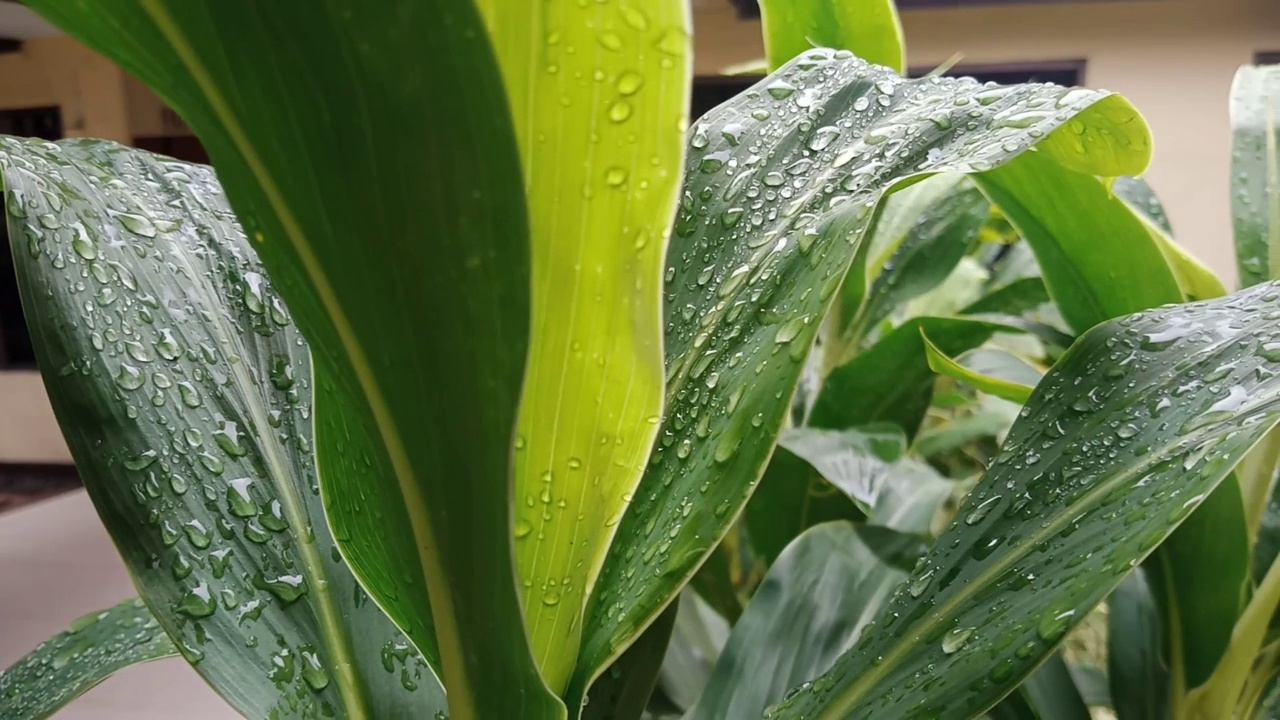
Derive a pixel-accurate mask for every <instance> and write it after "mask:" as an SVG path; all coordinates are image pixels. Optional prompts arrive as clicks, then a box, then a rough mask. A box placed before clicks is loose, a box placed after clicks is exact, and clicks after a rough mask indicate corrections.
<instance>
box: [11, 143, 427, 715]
mask: <svg viewBox="0 0 1280 720" xmlns="http://www.w3.org/2000/svg"><path fill="white" fill-rule="evenodd" d="M0 168H2V169H3V176H4V184H5V189H6V190H7V193H8V202H7V208H8V214H9V236H10V240H11V242H12V245H13V249H14V259H15V262H16V269H17V274H18V279H19V287H20V289H21V291H22V296H23V304H24V307H25V309H26V314H27V322H28V325H29V327H30V328H31V334H32V341H33V344H34V346H35V349H36V354H37V357H38V359H39V361H40V366H41V368H42V369H43V372H44V376H45V386H46V388H47V389H48V391H49V397H50V400H51V402H52V404H53V408H54V412H55V414H56V415H57V417H58V422H59V425H60V426H61V427H62V431H63V435H64V436H65V437H66V439H67V443H68V445H69V446H70V448H71V453H72V456H73V457H74V458H75V461H76V466H77V468H78V470H79V472H80V474H81V476H82V477H83V478H84V481H85V486H86V488H87V489H88V491H89V496H90V498H92V500H93V502H94V505H95V507H96V508H97V511H98V514H99V515H100V516H101V517H102V520H103V522H104V524H105V525H106V526H107V530H108V532H110V534H111V536H112V538H113V540H114V541H115V543H116V546H117V547H118V548H119V549H120V551H121V554H122V556H123V558H124V561H125V564H126V565H127V566H128V567H129V570H130V572H131V573H132V574H133V577H134V582H135V585H136V586H137V587H138V590H139V592H140V593H141V595H142V599H143V601H144V602H146V604H147V605H148V607H150V608H151V610H152V612H153V613H154V614H155V616H156V619H157V620H159V622H160V624H161V625H162V626H163V627H164V629H165V631H166V632H167V633H168V634H169V635H170V636H171V637H172V638H174V640H175V643H176V644H177V646H178V648H179V650H181V651H182V652H183V654H184V655H185V656H186V658H187V660H188V661H190V662H191V663H192V664H193V665H195V668H196V670H197V671H198V672H199V673H200V674H201V675H202V676H203V677H204V678H205V679H206V680H207V681H208V682H209V683H210V684H211V685H212V686H213V687H214V689H215V690H217V691H218V692H219V693H220V694H222V695H223V697H225V698H226V699H227V700H228V702H230V703H231V704H232V705H233V706H234V707H235V708H236V709H237V710H239V711H240V712H242V713H244V714H245V715H248V716H250V717H266V716H267V715H270V714H272V713H276V712H282V713H286V714H290V713H294V712H304V713H313V712H314V713H322V712H323V713H329V714H331V715H335V716H337V717H354V718H365V717H369V716H371V715H373V716H380V715H397V714H403V713H410V714H414V713H417V714H422V713H428V714H429V713H431V712H434V711H436V710H438V709H440V708H441V707H442V700H443V699H442V697H441V696H440V693H439V687H438V685H437V684H436V681H435V678H434V676H433V674H432V672H431V670H430V669H428V668H427V666H426V664H425V663H424V662H423V661H422V660H421V658H420V657H419V656H418V655H417V653H415V652H414V651H413V650H412V648H411V646H410V645H408V644H407V643H405V641H404V639H403V637H402V636H401V635H400V634H399V632H397V631H396V629H395V626H394V625H393V624H392V623H391V621H390V620H388V619H387V617H386V616H385V615H383V613H382V612H381V611H380V610H379V609H378V608H377V606H376V605H374V604H373V603H371V602H369V599H368V598H367V597H366V596H365V595H364V592H363V591H362V590H361V589H360V586H359V585H358V584H357V582H356V579H355V578H354V577H353V576H352V575H351V572H350V571H349V570H348V569H347V567H346V566H345V564H344V563H343V561H342V559H341V558H340V557H339V555H338V549H337V548H336V547H335V544H334V540H333V538H332V536H330V535H329V532H328V529H327V528H328V526H327V525H326V524H325V522H324V513H323V509H322V507H321V501H320V496H319V489H318V487H317V485H316V474H315V469H314V467H313V460H312V452H313V449H314V448H313V444H312V437H311V422H310V418H311V412H312V410H311V407H310V399H311V392H312V378H311V367H310V362H309V359H308V355H307V346H306V344H305V343H303V341H302V338H301V336H300V335H299V334H298V331H297V329H296V328H295V327H294V325H293V323H292V320H291V315H290V311H289V310H287V309H286V308H285V306H284V304H282V303H281V301H280V298H279V296H278V295H277V294H276V290H275V288H274V286H273V285H272V283H271V282H269V281H268V280H267V279H266V278H265V277H264V276H263V274H262V267H261V266H260V265H259V264H258V262H257V260H256V258H255V256H254V249H253V248H252V247H251V246H250V245H249V242H248V240H247V239H246V238H245V236H244V234H243V232H242V231H241V229H240V226H239V225H238V224H237V223H236V221H235V216H234V215H232V213H231V209H230V208H229V207H228V206H227V202H226V199H225V198H224V196H223V195H222V191H221V189H220V188H219V187H218V184H217V181H216V179H215V177H214V174H213V172H212V170H211V169H210V168H208V167H204V166H199V165H190V164H187V163H180V162H177V161H172V160H168V159H166V158H163V157H160V156H158V155H152V154H150V153H146V152H143V151H140V150H134V149H131V148H126V147H124V146H121V145H117V144H115V143H111V142H106V141H64V142H63V143H60V144H57V145H54V144H51V143H45V142H43V141H38V140H28V141H24V140H18V139H16V138H3V139H0ZM268 639H270V641H269V642H268V641H267V640H268ZM386 653H392V655H394V658H395V663H394V665H395V673H394V674H389V673H387V672H384V671H382V670H380V669H379V670H376V671H369V672H361V671H360V669H361V668H380V667H381V666H382V663H383V657H384V656H385V654H386ZM401 673H403V675H404V678H405V679H406V681H405V682H404V683H403V687H402V683H401V680H400V678H399V675H400V674H401ZM419 685H420V686H422V687H421V689H418V690H417V692H410V690H412V689H414V688H417V687H418V686H419ZM410 686H412V687H410Z"/></svg>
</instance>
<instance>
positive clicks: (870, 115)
mask: <svg viewBox="0 0 1280 720" xmlns="http://www.w3.org/2000/svg"><path fill="white" fill-rule="evenodd" d="M1070 119H1074V120H1075V126H1074V127H1077V128H1079V130H1080V132H1079V133H1077V132H1076V131H1075V130H1073V129H1068V130H1067V132H1071V133H1072V138H1075V139H1078V140H1080V141H1081V142H1083V143H1084V147H1085V148H1086V152H1085V153H1083V154H1077V153H1076V151H1075V150H1074V149H1073V148H1072V147H1071V146H1069V145H1063V144H1061V143H1058V142H1056V141H1054V137H1055V136H1056V133H1055V130H1056V129H1057V128H1060V127H1063V126H1065V124H1066V123H1067V121H1068V120H1070ZM1104 130H1105V132H1104ZM1037 138H1043V140H1042V142H1044V143H1046V150H1045V152H1047V153H1051V154H1057V153H1060V152H1070V153H1071V155H1072V158H1071V159H1072V161H1073V162H1077V163H1079V162H1083V163H1086V164H1087V163H1088V162H1094V161H1096V162H1097V163H1099V166H1100V167H1105V168H1113V167H1114V166H1115V165H1116V163H1120V164H1121V165H1123V166H1124V167H1125V168H1126V169H1125V170H1124V171H1125V172H1129V173H1134V172H1138V171H1140V169H1141V167H1142V166H1143V165H1145V164H1146V162H1147V157H1148V152H1149V147H1148V142H1149V138H1148V137H1147V134H1146V129H1145V126H1144V125H1143V123H1142V122H1141V119H1140V118H1139V117H1138V115H1137V113H1136V111H1134V110H1133V109H1132V107H1131V106H1129V104H1128V103H1127V102H1125V101H1124V100H1123V99H1122V98H1119V97H1118V96H1114V95H1107V94H1105V93H1094V92H1088V91H1067V90H1064V89H1063V88H1060V87H1054V86H1048V85H1028V86H1020V87H1014V88H999V87H983V86H981V85H978V84H977V83H976V82H974V81H971V80H954V79H949V78H930V79H927V80H916V81H905V80H903V79H901V78H899V77H897V76H895V75H893V74H892V73H890V72H889V71H887V70H885V69H883V68H878V67H874V66H871V65H868V64H867V63H865V62H862V61H859V60H857V59H855V58H853V57H851V56H850V55H849V54H848V53H840V52H834V51H830V50H815V51H811V52H809V53H807V54H806V55H804V56H802V57H800V58H798V59H797V60H795V61H794V62H792V63H790V64H788V65H787V66H786V67H784V68H783V69H782V70H780V71H779V72H778V73H775V74H774V75H772V76H770V77H768V78H765V79H763V80H762V81H761V82H760V83H759V84H758V85H757V86H755V87H754V88H753V89H751V90H748V91H747V92H745V93H743V94H742V95H740V96H739V97H738V98H736V99H734V100H732V101H730V102H728V103H726V104H724V105H722V106H720V107H719V108H717V109H716V110H715V111H713V112H712V113H710V114H709V115H708V116H706V117H705V118H704V119H703V121H702V122H700V123H698V125H697V126H695V127H694V128H693V130H692V133H691V137H690V140H689V142H690V147H691V153H690V157H689V159H688V161H687V163H686V167H687V170H688V173H687V177H686V181H685V191H684V194H683V196H682V202H681V209H680V213H679V216H678V218H677V221H676V227H675V233H674V237H673V238H672V247H671V248H670V251H669V252H668V259H667V271H666V276H665V282H666V285H665V290H666V303H665V308H666V328H667V332H666V366H667V404H666V411H665V415H664V419H663V421H662V428H661V431H660V433H659V439H658V444H657V447H658V450H657V451H656V452H655V454H654V457H653V458H652V459H651V461H650V465H649V467H648V469H647V470H646V472H645V476H644V478H643V479H642V481H641V484H640V486H639V488H638V490H637V492H636V495H635V498H634V500H633V501H632V503H631V505H630V506H629V507H628V509H627V512H626V513H625V514H624V516H623V518H622V524H621V526H620V527H619V530H618V534H617V536H616V540H615V542H614V544H613V545H612V546H611V547H610V550H609V555H608V557H607V558H606V561H605V565H604V568H603V570H602V573H601V576H600V580H599V582H598V583H597V585H596V587H595V589H594V591H593V593H592V596H591V599H590V604H589V606H588V613H587V621H586V625H585V627H584V633H583V649H582V657H581V659H580V661H579V672H578V675H577V676H576V677H575V680H574V682H575V684H576V685H578V686H579V687H582V686H585V685H586V684H588V683H589V681H590V678H591V676H592V675H594V674H595V673H597V672H599V670H600V668H602V667H604V666H606V665H607V664H608V662H610V661H611V660H612V658H613V657H615V656H616V655H617V654H619V653H620V652H622V650H624V649H625V648H626V647H627V645H628V644H629V643H630V642H631V640H632V639H633V638H634V637H636V635H637V634H638V633H639V632H640V631H641V630H642V629H643V628H644V627H645V626H646V625H648V624H649V622H651V621H652V620H653V618H655V617H656V615H657V613H658V612H659V611H660V610H661V609H662V608H663V607H664V606H665V605H666V604H667V603H668V602H670V601H671V600H672V599H673V597H674V593H675V591H676V589H677V588H678V587H680V585H682V584H683V583H684V581H685V580H686V579H687V578H688V577H690V576H691V575H692V574H693V573H694V571H695V570H696V569H697V567H698V565H699V563H701V562H702V560H703V559H704V558H705V557H706V556H707V554H708V553H709V552H711V550H712V549H713V548H715V547H716V545H717V543H718V542H719V539H720V538H721V537H722V536H723V535H724V533H725V532H726V530H727V528H728V527H729V526H730V524H731V523H732V522H733V521H734V519H735V518H736V517H737V515H738V512H739V510H740V509H741V507H742V505H743V504H744V503H745V501H746V500H747V498H748V497H749V495H750V492H751V487H752V485H753V484H754V482H755V480H756V479H757V478H758V477H759V476H760V473H761V471H762V470H763V468H764V465H765V463H766V462H767V460H768V458H769V455H770V452H771V449H772V447H773V440H774V437H775V436H776V434H777V431H778V428H779V427H780V425H781V423H782V420H783V417H784V416H785V414H786V412H787V410H788V408H789V406H790V400H791V397H790V396H791V388H793V387H794V386H795V384H796V380H797V378H798V377H799V375H800V372H801V370H802V368H803V366H804V361H805V358H806V356H807V354H808V352H809V346H810V344H811V342H812V340H813V337H814V335H815V333H816V332H817V329H818V327H819V325H820V324H821V321H822V317H823V315H824V314H825V312H826V309H827V307H828V306H829V305H830V303H831V301H832V299H833V298H834V296H835V294H836V290H837V289H838V288H839V286H840V284H841V282H842V281H843V279H844V273H845V270H846V269H847V268H848V266H849V264H850V262H851V260H852V258H853V254H854V253H855V252H856V250H857V245H858V242H859V239H860V237H861V235H862V233H863V231H864V230H865V227H866V224H867V222H868V221H869V220H870V219H871V217H872V215H873V213H874V210H875V207H876V205H877V203H878V202H879V200H880V198H881V197H883V195H884V194H885V193H886V192H887V191H888V190H890V189H891V188H894V187H896V186H898V185H899V184H902V183H908V182H910V181H912V180H914V179H919V178H921V177H924V176H926V175H929V174H933V173H937V172H968V171H972V170H975V169H984V170H985V169H989V168H991V167H994V166H996V165H998V164H999V163H1001V162H1004V161H1006V160H1008V159H1009V158H1011V157H1013V156H1015V155H1017V154H1018V153H1019V152H1021V151H1022V150H1024V149H1025V148H1026V147H1028V146H1030V145H1031V144H1033V143H1034V142H1035V141H1036V140H1037ZM915 337H916V342H917V343H918V342H919V336H918V334H917V335H916V336H915ZM930 337H933V335H932V334H931V335H930ZM921 357H922V358H923V351H921ZM926 372H927V368H926ZM851 402H855V403H856V398H851ZM845 427H847V425H845Z"/></svg>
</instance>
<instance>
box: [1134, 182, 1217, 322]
mask: <svg viewBox="0 0 1280 720" xmlns="http://www.w3.org/2000/svg"><path fill="white" fill-rule="evenodd" d="M1111 191H1112V192H1114V193H1115V194H1116V196H1118V197H1119V198H1120V199H1121V200H1124V202H1125V203H1126V204H1128V205H1129V207H1130V208H1132V209H1133V210H1134V212H1136V213H1137V214H1138V216H1139V217H1141V218H1143V219H1145V220H1146V221H1147V222H1148V225H1149V226H1150V227H1148V231H1149V232H1150V233H1151V236H1152V237H1153V238H1154V239H1155V241H1156V245H1157V246H1158V247H1159V248H1160V252H1161V253H1162V254H1163V255H1164V259H1165V262H1167V263H1168V264H1169V269H1170V270H1172V271H1173V274H1174V276H1175V278H1176V279H1177V281H1178V287H1180V288H1181V289H1182V294H1183V295H1184V296H1186V298H1187V299H1188V300H1208V299H1210V298H1216V297H1222V296H1223V295H1226V294H1227V289H1226V287H1224V286H1223V284H1222V280H1220V279H1219V278H1218V276H1217V275H1214V274H1213V271H1212V270H1210V269H1209V268H1207V267H1205V266H1204V264H1203V263H1201V262H1200V261H1199V260H1197V259H1196V258H1195V257H1194V256H1192V255H1191V253H1188V252H1187V251H1186V250H1184V249H1183V248H1182V246H1181V245H1178V243H1177V242H1175V241H1174V240H1173V226H1172V225H1170V224H1169V216H1168V214H1167V213H1166V212H1165V209H1164V205H1162V204H1161V203H1160V200H1159V198H1157V197H1156V194H1155V191H1154V190H1152V189H1151V186H1150V185H1148V184H1147V183H1146V181H1144V180H1141V179H1139V178H1132V177H1121V178H1116V181H1115V183H1114V184H1113V185H1112V186H1111Z"/></svg>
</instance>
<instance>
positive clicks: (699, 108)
mask: <svg viewBox="0 0 1280 720" xmlns="http://www.w3.org/2000/svg"><path fill="white" fill-rule="evenodd" d="M759 81H760V76H759V75H705V76H703V77H697V78H694V79H693V97H692V98H691V99H690V101H689V117H690V118H691V119H693V120H697V119H698V118H700V117H702V116H703V115H706V114H707V112H708V111H709V110H711V109H712V108H714V107H715V106H717V105H720V104H721V103H724V102H725V101H727V100H730V99H731V98H733V97H735V96H736V95H738V94H740V93H741V92H742V91H743V90H746V89H747V88H749V87H751V86H752V85H755V84H756V83H757V82H759Z"/></svg>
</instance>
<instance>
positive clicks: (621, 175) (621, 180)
mask: <svg viewBox="0 0 1280 720" xmlns="http://www.w3.org/2000/svg"><path fill="white" fill-rule="evenodd" d="M604 182H605V184H606V185H608V186H609V187H615V188H616V187H622V186H623V185H624V184H625V183H626V182H627V169H626V168H624V167H618V166H616V165H615V166H614V167H611V168H609V169H608V170H606V171H605V173H604Z"/></svg>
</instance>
